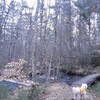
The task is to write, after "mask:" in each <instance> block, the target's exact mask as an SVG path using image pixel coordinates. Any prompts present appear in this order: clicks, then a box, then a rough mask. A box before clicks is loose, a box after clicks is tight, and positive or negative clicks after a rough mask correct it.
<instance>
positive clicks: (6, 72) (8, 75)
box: [0, 59, 37, 86]
mask: <svg viewBox="0 0 100 100" xmlns="http://www.w3.org/2000/svg"><path fill="white" fill-rule="evenodd" d="M27 63H28V62H27V61H25V60H24V59H19V60H18V61H17V62H15V61H12V62H10V63H8V64H7V65H5V66H4V69H3V71H2V75H1V76H0V80H1V81H2V80H6V81H10V82H14V83H18V84H21V85H25V86H31V85H36V84H37V83H35V82H33V81H31V80H27V78H26V75H25V73H24V71H23V68H24V65H25V64H27Z"/></svg>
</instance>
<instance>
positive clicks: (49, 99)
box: [43, 82, 100, 100]
mask: <svg viewBox="0 0 100 100" xmlns="http://www.w3.org/2000/svg"><path fill="white" fill-rule="evenodd" d="M72 99H73V92H72V89H71V86H69V85H67V84H66V83H58V82H57V83H50V85H49V86H48V87H47V88H46V93H45V95H44V96H43V100H72ZM87 100H100V97H93V96H92V95H91V94H90V93H89V95H88V97H87Z"/></svg>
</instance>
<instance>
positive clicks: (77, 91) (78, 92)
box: [72, 83, 87, 100]
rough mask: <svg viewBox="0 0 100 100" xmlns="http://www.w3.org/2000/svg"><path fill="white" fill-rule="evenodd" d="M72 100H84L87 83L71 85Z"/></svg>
mask: <svg viewBox="0 0 100 100" xmlns="http://www.w3.org/2000/svg"><path fill="white" fill-rule="evenodd" d="M72 91H73V94H74V100H86V94H87V84H86V83H83V84H82V86H81V87H72Z"/></svg>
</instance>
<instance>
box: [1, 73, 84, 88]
mask: <svg viewBox="0 0 100 100" xmlns="http://www.w3.org/2000/svg"><path fill="white" fill-rule="evenodd" d="M37 77H38V78H39V79H40V80H41V82H44V81H45V80H46V78H47V76H46V75H45V74H42V75H40V76H37ZM81 78H82V76H79V75H69V74H66V73H64V72H59V75H58V80H57V81H59V82H65V83H67V84H71V83H72V82H74V81H77V80H79V79H81ZM28 80H32V77H29V78H28ZM50 81H53V80H50ZM0 85H6V86H7V87H8V88H9V90H15V89H16V88H17V87H18V86H19V84H17V83H13V82H8V81H1V82H0Z"/></svg>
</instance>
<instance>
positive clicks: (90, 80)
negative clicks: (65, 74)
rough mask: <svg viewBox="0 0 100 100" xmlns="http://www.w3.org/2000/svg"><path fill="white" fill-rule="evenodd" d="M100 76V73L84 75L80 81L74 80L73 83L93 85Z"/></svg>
mask: <svg viewBox="0 0 100 100" xmlns="http://www.w3.org/2000/svg"><path fill="white" fill-rule="evenodd" d="M99 77H100V73H97V74H92V75H88V76H85V77H83V78H82V79H80V80H79V81H76V82H73V83H72V85H78V86H80V85H82V83H86V84H88V85H91V84H92V83H93V82H94V81H95V80H96V79H97V78H99Z"/></svg>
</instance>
